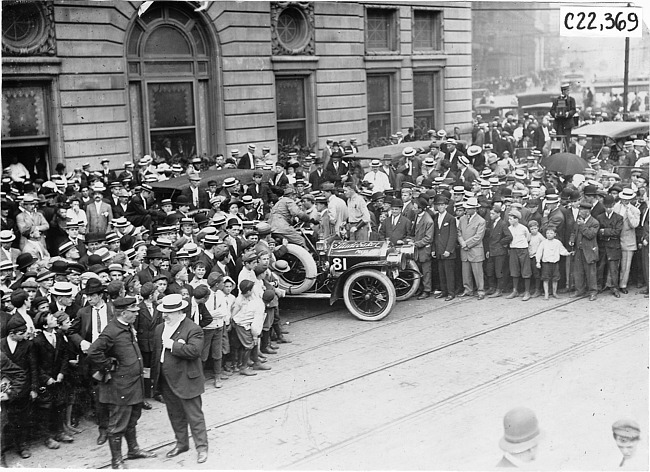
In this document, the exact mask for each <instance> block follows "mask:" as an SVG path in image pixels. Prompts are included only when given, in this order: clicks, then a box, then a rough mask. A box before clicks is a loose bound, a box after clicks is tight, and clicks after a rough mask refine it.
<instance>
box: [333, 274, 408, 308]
mask: <svg viewBox="0 0 650 472" xmlns="http://www.w3.org/2000/svg"><path fill="white" fill-rule="evenodd" d="M343 300H344V301H345V306H346V307H347V308H348V310H349V311H350V312H351V313H352V314H353V315H354V316H356V317H357V318H359V319H360V320H363V321H379V320H381V319H383V318H385V317H386V316H387V315H388V314H389V313H390V312H391V310H392V309H393V307H394V306H395V303H396V300H397V296H396V295H395V287H394V286H393V282H392V281H391V280H390V279H389V278H388V276H387V275H386V274H384V273H383V272H379V271H378V270H373V269H365V270H359V271H357V272H354V273H352V274H351V275H350V277H348V279H347V280H346V281H345V285H344V286H343Z"/></svg>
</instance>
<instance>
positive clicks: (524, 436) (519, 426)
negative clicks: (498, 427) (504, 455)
mask: <svg viewBox="0 0 650 472" xmlns="http://www.w3.org/2000/svg"><path fill="white" fill-rule="evenodd" d="M503 430H504V434H503V437H502V438H501V441H499V446H500V447H501V449H503V450H504V451H506V452H510V453H512V454H517V453H520V452H524V451H527V450H528V449H530V448H532V447H534V446H535V445H537V443H538V442H539V440H540V438H541V436H542V432H541V430H540V429H539V425H538V423H537V417H536V416H535V413H534V412H533V411H532V410H531V409H529V408H525V407H517V408H513V409H512V410H510V411H509V412H508V413H506V415H505V417H504V418H503Z"/></svg>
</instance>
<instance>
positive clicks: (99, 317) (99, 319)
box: [93, 308, 102, 333]
mask: <svg viewBox="0 0 650 472" xmlns="http://www.w3.org/2000/svg"><path fill="white" fill-rule="evenodd" d="M93 310H95V314H96V316H97V332H98V333H101V332H102V317H101V316H99V308H93Z"/></svg>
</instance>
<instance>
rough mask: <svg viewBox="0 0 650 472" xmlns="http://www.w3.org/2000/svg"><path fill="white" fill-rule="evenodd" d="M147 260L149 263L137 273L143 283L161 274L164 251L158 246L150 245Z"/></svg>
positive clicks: (151, 280)
mask: <svg viewBox="0 0 650 472" xmlns="http://www.w3.org/2000/svg"><path fill="white" fill-rule="evenodd" d="M146 260H147V262H148V264H147V265H146V266H145V267H143V269H142V270H141V271H140V272H138V273H137V274H136V275H137V277H138V280H139V281H140V283H141V284H142V285H144V284H146V283H147V282H153V278H154V277H156V276H157V275H158V274H160V272H161V269H160V263H161V262H162V260H163V253H162V251H161V250H160V247H158V246H149V247H148V248H147V257H146Z"/></svg>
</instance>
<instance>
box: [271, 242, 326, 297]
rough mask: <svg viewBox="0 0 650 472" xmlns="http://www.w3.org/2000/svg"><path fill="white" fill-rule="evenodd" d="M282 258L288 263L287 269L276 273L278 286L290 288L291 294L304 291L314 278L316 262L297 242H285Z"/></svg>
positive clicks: (310, 285) (312, 283)
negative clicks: (284, 251)
mask: <svg viewBox="0 0 650 472" xmlns="http://www.w3.org/2000/svg"><path fill="white" fill-rule="evenodd" d="M282 260H285V261H287V263H288V264H289V271H288V272H285V273H277V275H278V276H279V285H280V288H282V289H284V290H288V289H290V290H291V294H299V293H304V292H306V291H307V290H309V289H310V288H311V287H312V286H313V285H314V281H315V280H316V271H317V269H316V262H314V258H313V257H312V255H311V254H310V253H309V251H307V250H306V249H305V248H303V247H301V246H298V245H297V244H287V253H286V254H285V255H284V256H282Z"/></svg>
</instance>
